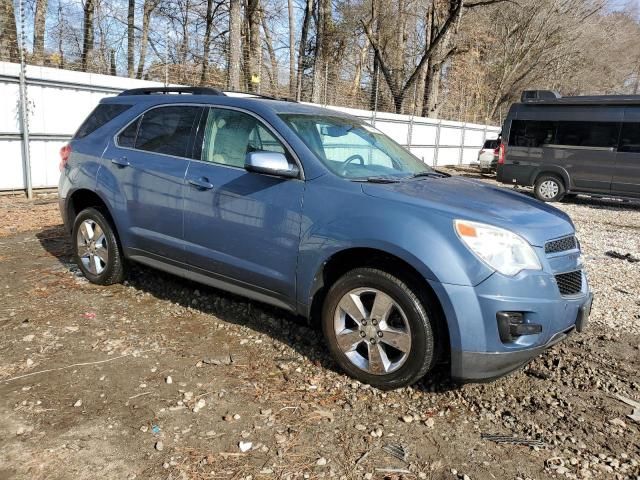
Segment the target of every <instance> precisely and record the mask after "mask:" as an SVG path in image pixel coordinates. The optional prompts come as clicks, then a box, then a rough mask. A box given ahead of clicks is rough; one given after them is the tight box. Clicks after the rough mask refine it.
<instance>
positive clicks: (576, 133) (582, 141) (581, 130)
mask: <svg viewBox="0 0 640 480" xmlns="http://www.w3.org/2000/svg"><path fill="white" fill-rule="evenodd" d="M619 131H620V126H619V124H618V123H613V122H558V136H557V139H556V141H555V143H556V144H558V145H571V146H579V147H604V148H610V147H615V146H616V145H617V144H618V133H619Z"/></svg>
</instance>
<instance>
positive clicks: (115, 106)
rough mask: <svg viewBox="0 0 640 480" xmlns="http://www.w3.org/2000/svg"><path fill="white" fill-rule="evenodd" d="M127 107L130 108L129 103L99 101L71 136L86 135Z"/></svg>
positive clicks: (81, 136) (79, 136)
mask: <svg viewBox="0 0 640 480" xmlns="http://www.w3.org/2000/svg"><path fill="white" fill-rule="evenodd" d="M129 108H131V105H123V104H120V103H101V104H100V105H98V106H97V107H96V108H94V109H93V111H92V112H91V113H90V114H89V116H88V117H87V119H86V120H85V121H84V122H82V125H80V128H79V129H78V131H77V132H76V133H75V135H74V136H73V138H83V137H86V136H87V135H89V134H90V133H93V132H94V131H95V130H97V129H98V128H100V127H101V126H103V125H105V124H106V123H108V122H110V121H111V120H113V119H114V118H116V117H117V116H118V115H120V114H121V113H122V112H124V111H126V110H128V109H129Z"/></svg>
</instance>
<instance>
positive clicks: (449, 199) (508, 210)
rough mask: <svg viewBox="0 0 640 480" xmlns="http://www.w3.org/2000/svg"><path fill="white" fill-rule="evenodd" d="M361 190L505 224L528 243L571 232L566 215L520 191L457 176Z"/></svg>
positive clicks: (537, 243) (366, 186)
mask: <svg viewBox="0 0 640 480" xmlns="http://www.w3.org/2000/svg"><path fill="white" fill-rule="evenodd" d="M362 189H363V191H364V193H365V194H367V195H371V196H373V197H377V198H382V199H386V200H390V201H397V202H402V203H406V204H411V205H415V206H419V207H425V212H427V211H428V212H434V213H435V212H438V213H441V214H445V215H448V216H450V217H451V219H454V218H459V219H465V220H473V221H477V222H483V223H487V224H490V225H495V226H498V227H502V228H506V229H508V230H511V231H512V232H515V233H517V234H519V235H521V236H522V237H524V238H525V239H526V240H527V241H528V242H529V243H530V244H532V245H535V246H543V245H544V244H545V242H546V241H548V240H550V239H553V238H558V237H562V236H565V235H571V234H573V232H574V231H575V230H574V227H573V222H572V221H571V219H570V218H569V216H568V215H567V214H566V213H564V212H562V211H561V210H558V209H557V208H554V207H552V206H550V205H547V204H545V203H542V202H540V201H538V200H536V199H534V198H531V197H528V196H526V195H523V194H521V193H517V192H513V191H510V190H507V189H505V188H499V187H494V186H491V185H488V184H486V183H483V182H480V181H477V180H470V179H465V178H461V177H455V176H451V177H444V178H432V177H421V178H416V179H412V180H405V181H401V182H397V183H388V184H373V183H365V184H363V186H362Z"/></svg>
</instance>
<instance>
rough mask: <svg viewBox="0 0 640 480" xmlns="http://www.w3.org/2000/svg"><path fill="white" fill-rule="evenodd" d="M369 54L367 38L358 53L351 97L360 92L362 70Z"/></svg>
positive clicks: (350, 92)
mask: <svg viewBox="0 0 640 480" xmlns="http://www.w3.org/2000/svg"><path fill="white" fill-rule="evenodd" d="M368 53H369V42H368V41H367V39H366V38H365V40H364V45H363V46H362V47H360V49H359V51H358V59H357V62H356V71H355V73H354V75H353V81H352V82H351V90H350V91H349V95H350V96H352V97H353V96H355V95H357V94H358V91H359V90H360V81H361V80H362V69H363V68H364V62H366V61H367V55H368Z"/></svg>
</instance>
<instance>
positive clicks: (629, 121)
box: [611, 107, 640, 196]
mask: <svg viewBox="0 0 640 480" xmlns="http://www.w3.org/2000/svg"><path fill="white" fill-rule="evenodd" d="M611 191H612V192H613V193H617V194H619V195H630V196H640V107H627V109H626V110H625V114H624V123H623V125H622V130H621V132H620V143H619V145H618V153H617V154H616V168H615V172H614V174H613V181H612V183H611Z"/></svg>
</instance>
